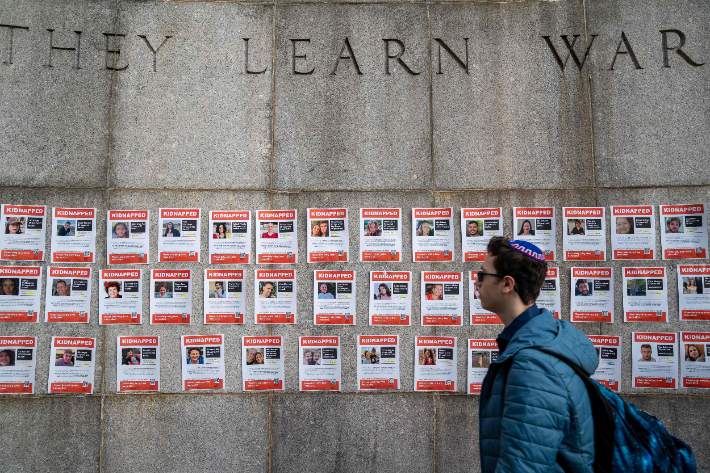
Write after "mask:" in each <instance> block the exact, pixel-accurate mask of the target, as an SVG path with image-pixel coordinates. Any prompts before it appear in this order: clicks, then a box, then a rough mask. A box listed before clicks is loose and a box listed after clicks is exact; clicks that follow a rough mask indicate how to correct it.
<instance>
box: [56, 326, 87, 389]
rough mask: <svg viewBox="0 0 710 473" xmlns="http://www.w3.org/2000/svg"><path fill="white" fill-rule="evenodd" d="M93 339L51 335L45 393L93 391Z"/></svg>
mask: <svg viewBox="0 0 710 473" xmlns="http://www.w3.org/2000/svg"><path fill="white" fill-rule="evenodd" d="M95 365H96V339H95V338H80V337H52V345H51V346H50V350H49V379H48V381H47V384H48V389H47V394H57V393H60V394H67V393H79V394H93V393H94V367H95Z"/></svg>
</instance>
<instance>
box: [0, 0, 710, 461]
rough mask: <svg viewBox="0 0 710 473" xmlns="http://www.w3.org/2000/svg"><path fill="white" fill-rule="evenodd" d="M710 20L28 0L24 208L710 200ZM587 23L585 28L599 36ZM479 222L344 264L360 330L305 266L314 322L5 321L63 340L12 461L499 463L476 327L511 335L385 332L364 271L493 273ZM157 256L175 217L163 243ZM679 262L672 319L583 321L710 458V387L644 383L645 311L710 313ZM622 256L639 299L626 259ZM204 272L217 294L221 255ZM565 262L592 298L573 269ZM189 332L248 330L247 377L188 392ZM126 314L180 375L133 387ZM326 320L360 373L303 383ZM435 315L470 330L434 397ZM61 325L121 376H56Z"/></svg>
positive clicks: (589, 10) (6, 176) (544, 8)
mask: <svg viewBox="0 0 710 473" xmlns="http://www.w3.org/2000/svg"><path fill="white" fill-rule="evenodd" d="M709 12H710V10H709V9H708V2H707V1H703V0H700V1H697V0H679V1H678V2H665V3H663V2H654V1H650V0H621V1H619V0H594V1H591V2H588V3H585V2H584V1H577V0H560V1H536V0H530V1H521V2H512V1H511V2H507V1H503V2H484V1H450V2H446V3H444V2H437V1H427V2H419V1H411V2H407V1H391V2H389V1H381V2H361V1H339V2H330V1H327V0H324V1H312V2H280V1H277V2H269V3H264V2H258V1H255V2H249V1H242V2H239V3H237V2H234V3H231V2H215V1H204V2H203V1H194V2H191V1H175V2H165V1H150V0H4V1H3V2H2V3H0V91H1V92H0V137H1V138H0V159H1V160H2V164H3V165H2V167H3V172H2V173H0V202H2V203H23V204H28V203H37V204H48V205H49V206H50V207H51V206H53V205H56V206H59V205H62V206H68V207H69V206H77V207H96V208H98V209H99V216H101V217H102V218H99V222H100V223H99V234H100V235H105V219H104V218H103V216H104V215H105V211H106V209H134V208H136V209H144V208H148V209H150V210H151V211H152V214H151V218H152V221H151V225H152V228H155V226H156V225H157V210H158V208H160V207H181V206H189V207H191V208H194V207H200V208H202V209H203V211H205V213H203V222H202V224H203V227H204V226H206V224H207V216H206V211H207V210H217V209H252V210H254V209H264V208H274V209H283V208H296V209H298V210H299V215H300V221H299V225H300V228H301V229H303V228H305V209H306V208H308V207H322V206H332V207H347V208H349V209H350V210H351V217H350V218H351V221H350V225H351V226H357V224H356V210H357V209H359V208H360V207H373V206H391V207H402V208H403V210H404V214H405V215H407V212H408V211H409V209H411V208H412V207H415V206H452V207H454V208H455V211H456V212H458V210H459V209H460V208H461V207H462V206H501V207H503V208H504V212H505V216H506V218H505V226H506V228H507V229H510V228H511V224H512V207H513V206H518V205H520V206H525V205H545V206H552V205H554V206H555V207H556V208H557V211H558V214H559V212H561V208H562V206H595V205H598V206H609V205H615V204H622V203H626V204H654V205H657V204H661V203H691V202H704V203H708V202H710V198H709V195H708V188H709V187H708V185H709V184H710V182H709V179H708V178H709V176H710V167H708V166H707V153H708V149H709V148H710V146H709V145H710V134H708V132H707V130H708V129H709V128H710V112H709V110H710V107H709V106H710V102H708V96H709V94H710V72H709V71H710V64H706V65H701V63H704V62H706V61H707V62H710V43H708V41H707V31H708V30H709V29H710V13H709ZM48 30H53V31H51V32H50V31H48ZM79 32H80V33H79ZM545 36H547V37H549V41H550V44H551V45H552V46H554V51H553V50H552V48H550V46H549V45H548V43H547V42H546V40H545V39H544V37H545ZM561 36H565V37H566V39H567V40H568V42H569V44H572V42H573V41H574V38H575V37H577V40H576V42H575V43H574V51H575V54H574V56H572V57H570V54H569V50H568V49H567V48H566V46H565V43H564V41H563V40H564V38H562V37H561ZM50 38H51V39H50ZM247 38H248V40H247ZM346 38H347V42H346ZM50 41H51V42H50ZM590 45H591V46H590ZM680 45H682V48H681V49H680V52H682V53H683V54H680V52H679V49H678V48H679V47H680ZM52 46H54V47H61V48H74V49H73V50H68V49H64V50H60V49H52ZM588 46H590V47H589V53H588V55H586V56H585V51H586V50H587V47H588ZM112 51H120V52H112ZM400 53H401V54H400ZM632 53H633V54H632ZM555 54H557V55H558V59H559V61H558V60H557V59H556V56H555ZM388 56H389V57H388ZM339 58H340V59H339ZM405 222H407V223H406V224H405V229H409V228H410V227H409V225H410V224H411V223H410V222H409V221H408V219H406V218H405ZM458 231H459V229H458V225H457V232H458ZM405 233H406V232H405ZM558 233H560V232H558ZM302 235H305V234H303V233H302ZM457 235H458V233H457ZM351 238H352V240H351V244H354V245H357V244H358V243H357V238H356V237H355V235H354V234H353V232H351ZM457 240H458V241H457V262H455V263H449V264H424V263H417V264H413V263H411V262H410V261H411V238H410V237H409V236H408V235H406V234H405V237H404V241H403V253H404V254H403V260H404V262H403V263H401V264H390V265H374V264H364V263H358V262H355V261H353V262H351V263H349V264H332V265H330V266H328V267H329V268H331V267H332V268H333V269H343V268H347V269H354V270H357V271H358V272H359V273H360V275H361V276H360V281H361V283H359V284H358V288H357V298H358V312H357V317H358V318H357V326H356V327H327V326H313V323H312V319H313V317H312V300H311V295H310V290H309V289H310V288H311V284H312V276H311V271H312V270H313V269H314V265H308V264H306V263H305V262H302V263H300V264H299V265H298V266H297V268H296V269H297V271H298V285H299V287H300V288H301V291H300V294H299V300H298V307H299V311H300V315H299V323H298V325H297V326H296V327H287V326H267V325H258V326H255V325H254V324H253V322H252V320H253V319H251V318H250V314H253V300H252V299H251V298H250V297H247V322H246V323H245V324H244V325H243V326H226V325H225V326H218V327H207V326H205V325H203V323H202V317H203V314H202V305H203V301H202V292H201V291H200V290H198V291H196V293H195V294H194V311H193V316H192V325H191V326H190V327H189V328H186V327H176V326H150V325H148V324H147V323H146V324H144V325H142V326H137V327H133V326H131V327H126V326H108V327H100V326H99V325H98V320H97V317H95V316H93V317H92V319H91V323H90V324H89V325H75V324H47V323H39V324H31V325H30V324H28V325H20V324H5V325H3V326H2V327H0V331H1V333H2V334H10V335H33V336H38V337H39V340H38V342H39V352H38V363H37V389H36V394H35V395H33V396H23V397H19V396H15V397H8V396H4V397H3V398H2V399H0V431H2V432H3V433H4V435H3V439H4V442H3V443H4V448H3V452H4V454H3V455H2V461H1V462H0V471H17V470H22V471H44V470H47V469H49V468H52V469H54V470H57V471H64V470H72V471H97V470H99V471H105V472H109V471H111V472H112V471H136V470H146V469H147V470H153V471H175V470H178V469H188V470H195V471H198V470H210V471H212V470H213V471H218V470H227V469H231V470H238V471H269V472H270V471H309V472H317V471H357V472H363V471H376V470H385V469H386V470H388V471H407V472H409V471H437V472H449V471H464V470H465V471H476V470H478V469H479V459H478V444H477V442H478V419H477V409H478V400H477V397H476V396H467V395H466V394H465V377H466V368H465V367H466V360H467V356H466V350H465V343H462V342H463V341H464V340H465V339H467V338H492V337H494V336H495V335H496V334H497V333H498V330H499V329H497V328H495V327H489V326H488V327H486V326H484V327H471V326H469V325H466V326H464V327H463V328H428V327H427V328H425V327H421V326H420V319H419V305H418V304H417V303H416V299H415V302H414V304H413V311H414V314H413V324H412V327H392V328H388V329H387V330H383V329H381V328H375V327H370V326H368V324H367V295H366V290H365V285H363V284H362V281H363V279H362V277H363V276H364V275H366V274H367V273H368V272H369V271H370V270H372V269H376V268H382V267H384V268H386V269H402V270H412V271H415V273H416V274H419V272H420V271H422V270H456V271H462V270H466V271H467V270H470V269H476V268H477V265H471V264H466V265H464V264H463V263H462V262H461V253H460V238H458V237H457ZM557 244H558V247H559V248H561V245H562V236H561V233H560V234H559V235H558V242H557ZM657 244H658V245H660V241H659V242H658V243H657ZM105 245H106V242H105V239H104V237H103V236H102V237H100V238H99V239H98V241H97V250H98V251H97V253H98V255H97V257H98V263H96V264H94V265H93V267H94V268H95V269H100V268H105V267H106V265H105V263H104V262H105V259H106V258H105ZM202 247H203V248H202V249H203V254H206V251H207V239H206V238H205V232H203V240H202ZM355 247H357V246H355ZM608 249H609V248H608ZM47 250H49V239H47ZM156 250H157V248H156V238H155V234H154V235H153V242H152V246H151V252H152V254H153V256H154V257H153V259H152V260H153V261H156V260H157V258H155V255H156V254H157V253H156ZM299 251H300V252H301V255H302V256H303V255H305V238H302V239H301V242H300V248H299ZM252 257H253V255H252ZM301 261H305V258H301ZM656 263H658V264H662V265H663V266H665V267H667V268H669V270H672V271H669V278H668V283H669V287H670V288H672V289H671V290H670V297H669V306H670V307H669V308H670V317H669V318H670V320H671V321H670V322H668V323H665V324H652V323H636V324H625V323H623V322H622V319H621V317H617V319H616V322H615V323H614V324H608V325H600V324H578V327H579V328H580V329H581V330H583V331H585V332H586V333H589V334H592V333H597V334H614V335H621V336H623V340H624V353H623V360H624V362H625V363H626V364H625V366H624V373H623V378H624V383H623V391H624V393H625V397H626V399H628V400H630V401H632V402H634V403H637V404H639V405H640V406H642V407H644V408H646V409H648V410H649V411H650V412H652V413H654V414H655V415H657V416H658V417H659V418H660V419H661V420H662V421H664V422H665V423H666V425H667V426H668V428H669V430H670V431H671V432H672V433H674V434H676V435H678V436H680V437H681V438H683V439H684V440H686V441H688V442H690V444H691V445H692V446H693V448H694V449H695V452H696V455H697V459H698V463H699V469H700V470H708V469H710V447H708V445H710V434H708V429H707V426H706V422H707V419H708V414H707V412H708V410H710V396H709V395H708V394H707V392H705V391H702V390H695V389H680V390H679V391H673V392H659V391H658V390H652V389H648V390H642V389H632V388H631V386H630V379H631V352H630V341H631V332H632V331H674V332H679V331H681V330H685V329H694V330H708V329H710V324H708V323H689V322H685V323H680V322H678V321H677V319H678V317H677V312H678V303H677V297H676V295H675V290H674V288H675V287H676V276H675V274H676V272H675V266H676V264H677V263H676V262H673V263H667V262H661V261H657V262H656ZM608 264H611V266H613V267H614V269H615V271H616V274H617V284H616V294H615V300H616V308H615V309H616V311H617V314H619V313H621V307H622V293H621V285H620V280H619V278H618V275H619V274H620V270H621V267H622V266H624V264H622V263H621V262H614V263H608ZM634 264H638V265H640V263H638V262H637V263H634ZM45 265H46V263H45ZM165 266H175V265H165ZM190 266H191V267H192V268H194V269H195V270H196V271H195V272H194V277H193V282H194V283H195V284H196V287H197V288H198V289H199V288H201V287H202V281H201V274H202V269H204V268H205V267H206V266H207V265H206V264H205V263H204V262H203V263H201V264H192V265H190ZM557 266H559V267H560V268H561V277H562V287H563V290H562V313H563V318H568V311H569V309H568V307H569V293H568V291H569V284H570V280H569V268H570V266H571V264H569V263H564V262H559V263H558V264H557ZM150 267H160V265H158V264H155V263H154V264H152V265H151V266H150ZM249 269H253V266H250V267H249ZM247 274H249V273H247ZM414 279H415V283H414V290H415V294H417V293H418V291H419V287H418V286H419V284H418V281H419V279H418V278H417V277H415V278H414ZM146 280H147V279H146ZM94 284H96V283H95V282H94ZM251 291H253V280H251V278H247V286H246V294H251V293H252V292H251ZM96 292H97V291H96V290H95V291H94V296H93V297H94V301H93V308H94V310H96V309H97V307H98V301H97V295H96ZM467 292H468V291H466V293H467ZM466 295H468V294H466ZM43 307H44V301H43ZM464 307H468V299H466V300H465V301H464ZM143 310H144V312H145V313H147V311H148V299H147V297H146V299H145V301H144V308H143ZM94 313H95V312H94ZM380 332H388V333H396V334H399V335H401V336H402V353H403V355H402V356H403V364H402V373H401V375H402V386H403V387H402V390H401V392H399V393H397V394H359V393H357V389H356V369H355V359H356V353H355V350H356V349H355V335H356V334H375V333H380ZM188 333H196V334H207V333H224V334H225V335H226V342H227V365H226V369H227V389H226V390H225V392H224V393H219V394H211V393H200V394H183V393H182V392H181V389H180V388H181V385H180V370H179V363H180V356H179V335H181V334H188ZM119 334H120V335H124V334H136V335H141V334H158V335H161V337H162V346H163V350H162V351H163V353H162V356H163V363H162V375H161V381H162V387H163V389H162V392H161V393H160V394H150V395H149V394H145V395H119V394H117V393H116V359H115V355H114V354H115V350H116V345H115V343H116V336H117V335H119ZM246 334H251V335H265V334H277V335H284V336H285V337H286V354H287V360H286V387H287V389H286V392H285V393H279V394H257V395H255V394H244V393H242V392H241V389H240V388H241V370H240V363H241V359H240V358H239V349H238V348H239V343H240V337H241V336H242V335H246ZM308 334H312V335H321V334H336V335H340V336H341V337H342V339H341V343H342V347H343V355H344V363H343V377H342V393H340V394H330V395H317V394H309V395H300V394H298V389H297V380H298V369H297V365H296V361H295V360H296V351H297V343H298V340H297V337H298V336H299V335H308ZM427 334H431V335H433V334H446V335H455V336H457V337H459V353H458V359H459V374H458V381H459V390H460V392H458V393H455V394H449V395H445V394H441V395H432V394H414V393H413V392H412V391H413V366H412V362H411V361H410V360H412V354H413V346H412V343H413V337H414V336H415V335H427ZM53 335H73V336H90V337H96V338H97V341H98V353H99V354H100V357H99V360H98V363H97V367H96V383H97V389H96V392H95V394H93V395H91V396H59V395H52V396H48V395H46V394H44V392H46V384H47V375H48V369H49V368H48V359H49V344H50V339H51V337H52V336H53Z"/></svg>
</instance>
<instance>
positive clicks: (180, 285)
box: [150, 269, 192, 325]
mask: <svg viewBox="0 0 710 473" xmlns="http://www.w3.org/2000/svg"><path fill="white" fill-rule="evenodd" d="M190 314H192V271H191V270H189V269H153V270H151V272H150V323H151V325H152V324H185V325H189V324H190Z"/></svg>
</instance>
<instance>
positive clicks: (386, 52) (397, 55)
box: [382, 39, 421, 76]
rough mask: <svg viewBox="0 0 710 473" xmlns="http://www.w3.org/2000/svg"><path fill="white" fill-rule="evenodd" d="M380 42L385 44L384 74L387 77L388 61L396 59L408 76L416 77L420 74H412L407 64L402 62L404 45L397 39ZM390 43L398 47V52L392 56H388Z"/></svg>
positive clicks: (388, 70) (388, 72)
mask: <svg viewBox="0 0 710 473" xmlns="http://www.w3.org/2000/svg"><path fill="white" fill-rule="evenodd" d="M382 41H384V42H385V73H386V74H387V75H390V59H396V60H397V62H398V63H399V64H400V65H401V66H402V67H403V68H404V70H405V71H407V72H408V73H409V74H410V75H413V76H417V75H419V74H421V72H414V71H413V70H411V69H410V68H409V66H408V65H407V64H405V62H404V61H403V60H402V55H403V54H404V43H403V42H402V41H400V40H398V39H383V40H382ZM390 43H395V44H396V45H397V46H399V52H398V53H397V54H395V55H394V56H392V55H391V54H390Z"/></svg>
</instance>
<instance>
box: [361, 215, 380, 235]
mask: <svg viewBox="0 0 710 473" xmlns="http://www.w3.org/2000/svg"><path fill="white" fill-rule="evenodd" d="M364 225H365V229H364V230H365V234H364V236H366V237H367V236H382V220H376V219H370V220H365V223H364Z"/></svg>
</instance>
